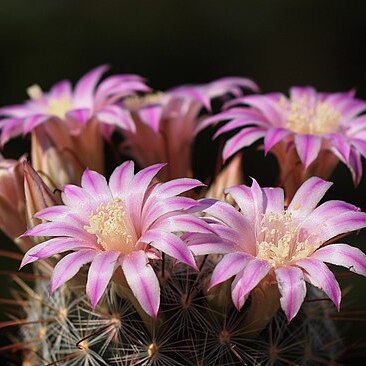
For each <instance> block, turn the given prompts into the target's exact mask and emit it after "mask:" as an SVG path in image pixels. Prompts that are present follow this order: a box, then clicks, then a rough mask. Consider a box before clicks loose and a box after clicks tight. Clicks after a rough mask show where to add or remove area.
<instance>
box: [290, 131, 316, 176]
mask: <svg viewBox="0 0 366 366" xmlns="http://www.w3.org/2000/svg"><path fill="white" fill-rule="evenodd" d="M321 145H322V137H320V136H315V135H295V146H296V151H297V153H298V154H299V157H300V160H301V161H302V163H303V164H304V166H305V169H307V168H308V167H309V165H310V164H311V163H312V162H313V161H314V160H315V159H316V158H317V157H318V154H319V151H320V148H321Z"/></svg>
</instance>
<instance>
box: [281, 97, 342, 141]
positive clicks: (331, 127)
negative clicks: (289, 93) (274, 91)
mask: <svg viewBox="0 0 366 366" xmlns="http://www.w3.org/2000/svg"><path fill="white" fill-rule="evenodd" d="M280 107H281V108H282V109H285V110H286V111H287V116H286V128H288V129H289V130H291V131H293V132H296V133H300V134H312V135H322V134H326V133H332V132H338V131H339V128H340V123H341V118H342V115H341V114H340V113H339V112H338V111H336V110H335V109H334V108H333V107H332V105H330V104H329V103H326V102H315V103H314V102H313V101H310V100H309V98H308V97H306V96H303V97H302V98H300V99H296V100H294V99H290V100H289V101H288V100H287V99H284V98H283V99H281V100H280Z"/></svg>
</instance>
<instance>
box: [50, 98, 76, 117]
mask: <svg viewBox="0 0 366 366" xmlns="http://www.w3.org/2000/svg"><path fill="white" fill-rule="evenodd" d="M72 108H73V105H72V102H71V99H70V97H69V96H67V95H65V96H63V97H60V98H58V99H50V100H49V101H48V103H47V108H46V112H47V113H49V114H52V115H53V116H57V117H59V118H64V117H65V114H66V113H67V112H69V111H70V110H72Z"/></svg>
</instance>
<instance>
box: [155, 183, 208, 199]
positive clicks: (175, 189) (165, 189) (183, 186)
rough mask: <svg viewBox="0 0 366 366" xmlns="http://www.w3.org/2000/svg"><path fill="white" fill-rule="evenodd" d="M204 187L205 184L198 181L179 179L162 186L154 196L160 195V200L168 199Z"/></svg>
mask: <svg viewBox="0 0 366 366" xmlns="http://www.w3.org/2000/svg"><path fill="white" fill-rule="evenodd" d="M202 186H204V184H203V183H202V182H201V181H199V180H197V179H189V178H178V179H173V180H170V181H169V182H166V183H162V184H160V185H159V186H158V187H157V188H156V189H155V190H154V192H153V195H154V196H155V195H158V196H159V198H167V197H172V196H177V195H179V194H181V193H183V192H186V191H189V190H191V189H193V188H196V187H202Z"/></svg>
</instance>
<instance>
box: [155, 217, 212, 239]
mask: <svg viewBox="0 0 366 366" xmlns="http://www.w3.org/2000/svg"><path fill="white" fill-rule="evenodd" d="M153 228H154V229H159V230H161V231H165V232H194V233H204V234H205V233H214V232H215V231H214V229H213V228H212V227H211V226H210V225H209V224H208V223H206V222H205V221H204V220H202V219H201V218H199V217H196V216H193V215H189V214H181V213H178V214H177V215H174V216H169V217H166V218H165V217H163V218H161V219H160V220H157V221H156V222H155V223H154V224H153Z"/></svg>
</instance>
